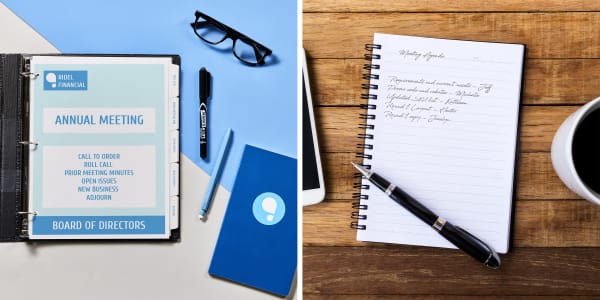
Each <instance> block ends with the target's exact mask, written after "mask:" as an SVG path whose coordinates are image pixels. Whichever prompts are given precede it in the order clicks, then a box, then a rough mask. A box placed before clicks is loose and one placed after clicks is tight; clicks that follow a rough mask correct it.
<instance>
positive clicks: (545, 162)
mask: <svg viewBox="0 0 600 300" xmlns="http://www.w3.org/2000/svg"><path fill="white" fill-rule="evenodd" d="M322 161H323V170H324V172H325V174H327V176H326V177H325V190H326V199H327V200H328V201H349V200H351V198H352V193H354V192H356V190H355V189H354V188H353V186H352V185H353V184H354V183H356V182H358V181H359V180H358V179H356V178H354V174H355V173H356V170H355V169H354V168H353V167H352V165H350V162H351V161H360V160H359V159H358V158H356V157H355V155H354V153H327V154H325V155H322ZM517 176H518V177H517V180H518V183H517V198H518V199H520V200H548V201H550V200H564V199H574V200H575V199H580V197H579V196H577V195H576V194H575V193H573V192H572V191H570V190H569V189H568V188H567V187H566V186H565V185H564V184H563V183H562V181H560V178H558V175H556V173H555V172H554V168H553V167H552V162H551V159H550V153H548V152H545V153H521V154H520V157H519V163H518V175H517Z"/></svg>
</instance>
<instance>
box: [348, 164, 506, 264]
mask: <svg viewBox="0 0 600 300" xmlns="http://www.w3.org/2000/svg"><path fill="white" fill-rule="evenodd" d="M352 165H353V166H354V167H355V168H356V169H357V170H358V171H360V173H361V174H362V175H363V176H365V177H366V178H367V179H368V180H369V181H370V182H372V183H373V184H375V185H376V186H377V187H378V188H379V189H380V190H382V191H384V192H385V193H386V195H388V196H389V197H390V198H392V200H394V201H396V202H397V203H398V204H400V205H402V206H403V207H404V208H406V210H408V211H409V212H411V213H412V214H414V215H415V216H417V217H418V218H419V219H421V221H423V222H425V223H427V224H428V225H429V226H431V227H432V228H433V229H435V230H436V231H437V232H438V233H439V234H441V235H442V236H443V237H445V238H446V239H447V240H448V241H449V242H450V243H452V244H454V246H456V247H458V248H459V249H461V250H463V251H465V252H467V254H469V255H471V256H472V257H473V258H475V259H476V260H478V261H480V262H481V263H483V264H484V265H486V266H487V267H490V268H492V269H497V268H498V267H500V257H498V254H497V253H496V252H495V251H494V250H493V249H492V247H490V246H488V245H486V244H485V243H484V242H483V241H481V240H480V239H478V238H477V237H475V236H474V235H472V234H470V233H469V232H467V231H466V230H464V229H462V228H460V227H458V226H454V225H452V224H450V222H447V221H446V220H444V219H443V218H441V217H440V216H438V215H436V214H435V213H433V212H432V211H431V210H429V209H428V208H427V207H425V206H423V205H422V204H421V203H419V201H417V200H416V199H415V198H413V197H412V196H411V195H409V194H407V193H406V192H404V191H403V190H401V189H400V188H399V187H396V186H395V185H393V184H391V183H390V182H389V181H387V180H386V179H385V178H383V177H381V176H379V175H377V173H374V172H371V171H369V170H367V169H365V168H363V167H361V166H359V165H357V164H355V163H352Z"/></svg>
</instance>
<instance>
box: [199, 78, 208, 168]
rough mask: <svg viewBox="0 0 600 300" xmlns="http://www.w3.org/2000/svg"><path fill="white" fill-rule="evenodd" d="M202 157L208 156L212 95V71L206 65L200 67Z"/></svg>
mask: <svg viewBox="0 0 600 300" xmlns="http://www.w3.org/2000/svg"><path fill="white" fill-rule="evenodd" d="M199 85H200V157H202V158H206V152H207V151H208V150H207V145H208V106H207V105H206V100H207V99H208V97H209V96H210V73H209V72H208V71H206V69H205V68H204V67H202V69H200V83H199Z"/></svg>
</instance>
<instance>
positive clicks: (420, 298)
mask: <svg viewBox="0 0 600 300" xmlns="http://www.w3.org/2000/svg"><path fill="white" fill-rule="evenodd" d="M407 298H408V297H407V295H347V294H333V295H329V294H328V295H323V294H304V297H302V300H394V299H407ZM410 299H412V300H438V299H441V300H463V299H464V300H504V299H511V300H517V299H523V300H584V299H586V300H587V299H590V300H594V299H600V296H571V295H569V296H549V295H546V296H514V295H502V296H482V295H478V296H473V295H410Z"/></svg>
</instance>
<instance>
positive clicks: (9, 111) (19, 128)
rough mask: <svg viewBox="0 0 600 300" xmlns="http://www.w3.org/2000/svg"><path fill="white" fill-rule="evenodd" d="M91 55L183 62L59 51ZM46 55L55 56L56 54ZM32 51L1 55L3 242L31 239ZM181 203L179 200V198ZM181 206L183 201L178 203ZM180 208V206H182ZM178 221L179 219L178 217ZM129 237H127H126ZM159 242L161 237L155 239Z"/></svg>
mask: <svg viewBox="0 0 600 300" xmlns="http://www.w3.org/2000/svg"><path fill="white" fill-rule="evenodd" d="M58 55H59V56H89V57H157V56H163V57H164V56H169V57H171V58H172V63H173V64H176V65H180V64H181V62H180V57H179V56H178V55H129V54H125V55H120V54H117V55H112V54H111V55H104V54H100V55H97V54H93V55H91V54H58ZM44 56H54V55H52V54H50V55H46V54H44ZM30 57H31V55H28V54H0V242H18V241H26V240H28V235H27V232H28V219H29V218H28V217H29V215H30V214H34V213H33V212H30V211H29V210H28V207H27V203H28V195H27V191H28V186H27V184H28V180H27V174H28V170H27V168H28V163H27V162H28V151H26V150H27V149H28V147H30V146H31V145H30V144H31V143H32V142H30V141H29V139H28V137H29V133H28V124H29V111H28V107H29V106H28V104H29V95H28V94H29V85H30V82H31V80H30V79H35V78H37V77H38V76H39V74H33V73H30V72H29V59H30ZM178 202H179V200H178ZM178 205H179V204H178ZM179 207H180V206H179ZM177 222H178V223H180V222H179V219H178V220H177ZM179 238H180V228H179V227H178V228H177V229H171V232H170V237H169V239H168V240H170V241H178V240H179ZM124 240H127V239H124ZM154 240H155V241H159V239H154Z"/></svg>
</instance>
